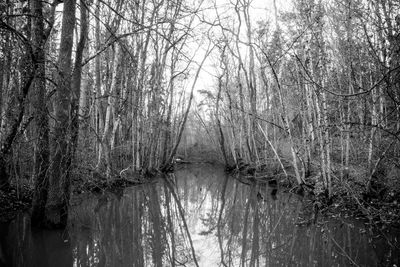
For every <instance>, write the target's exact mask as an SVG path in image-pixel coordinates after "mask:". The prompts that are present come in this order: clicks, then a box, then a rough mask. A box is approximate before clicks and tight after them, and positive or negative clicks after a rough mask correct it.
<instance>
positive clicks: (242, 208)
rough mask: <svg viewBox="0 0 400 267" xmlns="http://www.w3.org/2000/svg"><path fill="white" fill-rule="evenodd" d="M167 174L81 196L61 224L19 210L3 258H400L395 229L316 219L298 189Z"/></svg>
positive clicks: (80, 262)
mask: <svg viewBox="0 0 400 267" xmlns="http://www.w3.org/2000/svg"><path fill="white" fill-rule="evenodd" d="M170 181H171V182H165V180H162V179H160V180H159V181H156V182H154V183H151V184H146V185H141V186H137V187H132V188H128V189H126V190H125V191H123V192H121V193H120V194H112V193H107V194H105V195H102V196H94V195H90V194H87V195H81V196H76V197H74V198H73V199H72V208H71V214H70V223H69V227H68V229H67V230H65V231H32V230H31V228H30V226H29V225H30V224H29V223H30V222H29V216H27V215H24V214H21V215H20V216H18V218H17V219H16V220H14V221H13V222H11V223H8V224H6V225H4V224H3V225H0V266H3V265H4V266H56V267H62V266H196V265H198V266H400V249H399V243H400V242H399V237H400V235H399V233H398V232H397V233H396V232H394V231H392V232H372V231H370V230H369V229H368V228H366V227H365V226H364V224H363V223H362V222H360V221H357V220H355V219H351V218H346V219H344V218H330V219H326V218H319V219H318V220H317V221H318V223H317V224H314V223H313V222H314V215H313V214H312V213H310V212H308V211H307V210H305V209H304V203H303V202H302V200H301V199H300V198H299V197H298V196H296V195H292V194H289V193H280V192H278V194H277V195H275V196H272V195H271V193H272V192H273V190H274V189H273V188H270V187H268V186H266V185H246V184H243V183H240V182H239V181H237V180H236V179H233V178H231V177H228V176H226V175H225V174H224V172H223V170H222V169H221V168H218V167H214V166H210V165H191V166H189V167H187V168H185V169H181V170H179V171H177V172H176V174H175V176H173V177H171V180H170ZM194 259H196V260H194Z"/></svg>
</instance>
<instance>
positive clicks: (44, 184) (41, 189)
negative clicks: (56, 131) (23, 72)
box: [31, 0, 50, 225]
mask: <svg viewBox="0 0 400 267" xmlns="http://www.w3.org/2000/svg"><path fill="white" fill-rule="evenodd" d="M31 13H32V23H31V24H32V45H33V50H34V55H35V58H36V61H37V66H38V67H37V73H36V78H35V80H34V88H33V90H34V98H35V99H34V109H35V122H36V130H37V143H36V151H35V173H34V176H35V190H34V195H33V202H32V206H33V211H32V224H34V225H37V224H40V223H41V222H42V221H43V219H44V213H45V205H46V201H47V192H48V191H47V190H48V184H49V182H48V175H47V170H48V168H49V155H50V152H49V122H48V116H47V106H46V104H45V103H46V79H45V75H46V71H45V51H44V46H45V42H46V39H47V36H44V34H43V32H44V18H43V6H42V2H41V1H40V0H32V1H31Z"/></svg>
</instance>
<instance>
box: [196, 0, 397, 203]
mask: <svg viewBox="0 0 400 267" xmlns="http://www.w3.org/2000/svg"><path fill="white" fill-rule="evenodd" d="M276 2H277V3H278V4H279V3H280V2H279V1H276ZM278 7H279V5H278ZM399 8H400V7H399V4H398V3H397V2H396V1H352V0H348V1H347V0H338V1H323V0H319V1H301V0H298V1H293V7H292V9H291V10H282V11H279V8H277V5H276V3H275V1H274V5H273V6H272V8H271V11H272V12H271V14H272V16H271V17H272V18H271V20H270V21H262V22H257V23H256V22H255V21H252V20H251V15H250V13H251V6H250V1H237V2H236V3H234V4H231V11H232V12H230V13H228V14H227V13H222V12H220V13H218V10H216V12H215V18H216V19H215V20H216V21H215V22H213V23H212V24H213V25H214V28H213V30H214V31H215V35H218V36H220V38H219V39H218V40H217V41H216V45H217V46H218V52H219V53H218V54H219V64H218V66H217V68H216V70H217V72H218V75H217V77H216V79H215V88H214V89H212V90H205V91H203V98H204V101H203V104H205V106H206V107H207V109H208V110H209V107H212V108H211V111H209V112H208V114H209V117H210V119H211V120H212V121H213V123H212V124H213V125H215V126H214V127H215V128H216V129H215V131H214V136H215V140H218V142H219V144H220V154H221V156H223V157H224V158H225V161H226V162H236V163H237V162H238V159H240V160H241V161H244V162H247V163H253V167H252V168H254V166H255V167H256V168H261V167H262V165H264V164H268V163H269V165H271V163H272V164H276V165H278V166H279V167H278V168H280V169H281V172H282V174H284V175H286V176H289V177H290V179H291V180H292V181H297V183H299V184H302V183H308V182H311V181H312V182H313V183H315V182H316V183H317V184H318V185H319V186H320V187H321V189H322V190H326V192H327V193H328V194H329V195H332V194H333V193H334V192H333V190H334V189H332V184H334V183H335V182H336V184H337V183H338V182H340V183H344V184H345V183H346V182H347V181H348V180H349V177H351V178H352V179H353V178H356V182H357V183H359V184H360V185H362V187H364V189H365V190H366V191H371V190H372V191H373V190H376V189H377V186H378V184H379V187H380V189H382V185H385V186H387V185H388V184H387V183H389V184H390V186H389V187H391V188H393V187H392V186H395V184H396V183H397V176H398V173H399V171H400V170H399V142H398V141H399V134H400V131H399V130H400V121H399V118H400V117H399V116H400V113H399V111H400V110H399V104H400V103H399V100H400V88H399V84H398V79H399V55H400V54H399V53H400V50H399V44H400V20H399V16H398V12H399ZM222 14H223V15H222ZM232 19H234V21H235V23H232ZM208 23H210V24H211V22H210V21H208ZM232 25H235V26H232ZM251 166H252V165H251V164H250V167H251ZM310 176H311V177H310ZM291 177H293V179H292V178H291ZM353 181H354V179H353Z"/></svg>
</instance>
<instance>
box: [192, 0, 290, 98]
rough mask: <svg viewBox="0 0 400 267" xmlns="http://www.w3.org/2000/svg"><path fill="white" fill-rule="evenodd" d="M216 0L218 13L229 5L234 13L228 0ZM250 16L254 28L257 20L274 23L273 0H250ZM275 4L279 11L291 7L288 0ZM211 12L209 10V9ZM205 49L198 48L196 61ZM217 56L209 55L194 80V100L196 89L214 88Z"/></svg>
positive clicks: (281, 0)
mask: <svg viewBox="0 0 400 267" xmlns="http://www.w3.org/2000/svg"><path fill="white" fill-rule="evenodd" d="M215 1H217V2H216V4H217V6H218V7H219V8H220V9H219V13H220V14H225V12H229V11H224V10H223V9H224V8H225V9H226V7H227V6H231V10H230V12H232V13H234V10H233V5H232V4H230V2H229V0H215ZM231 1H233V0H231ZM250 3H251V4H250V8H249V11H250V17H251V23H252V27H253V28H255V26H256V25H257V24H256V23H257V22H258V21H266V20H269V21H270V22H271V25H274V24H275V22H274V20H275V16H274V4H273V3H274V0H252V1H250ZM276 5H277V9H278V13H279V11H288V10H290V9H291V8H292V4H291V1H290V0H276ZM210 12H211V11H210ZM243 38H244V40H246V37H245V36H244V37H243ZM204 54H205V51H204V48H203V49H200V50H199V51H197V55H196V57H195V60H196V61H197V62H200V61H201V60H202V59H203V57H204ZM245 54H246V51H243V55H245ZM218 63H219V62H218V58H217V57H216V56H215V54H214V56H213V55H211V56H210V57H209V58H208V59H207V60H206V61H205V64H204V66H203V69H202V71H201V72H200V75H199V79H198V81H197V82H196V85H195V102H197V103H198V102H200V101H201V98H202V96H201V95H200V94H198V93H197V91H198V90H211V91H213V90H212V89H213V88H215V84H216V77H215V76H216V75H217V74H218V73H217V69H216V65H217V64H218Z"/></svg>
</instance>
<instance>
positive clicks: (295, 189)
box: [226, 162, 400, 229]
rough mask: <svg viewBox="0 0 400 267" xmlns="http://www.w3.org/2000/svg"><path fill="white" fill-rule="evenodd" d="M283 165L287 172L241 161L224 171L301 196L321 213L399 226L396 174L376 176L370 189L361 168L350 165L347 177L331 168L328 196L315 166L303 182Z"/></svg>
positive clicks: (399, 213) (367, 222)
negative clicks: (349, 173)
mask: <svg viewBox="0 0 400 267" xmlns="http://www.w3.org/2000/svg"><path fill="white" fill-rule="evenodd" d="M285 169H286V173H284V172H283V171H282V168H281V167H280V166H279V165H277V164H275V165H271V166H265V165H261V166H257V165H255V164H248V163H247V164H246V163H242V162H241V163H240V164H238V166H228V167H227V168H226V171H227V172H228V173H230V174H231V175H233V176H236V177H240V180H241V181H242V182H245V183H246V182H248V183H254V182H257V183H268V184H270V185H271V184H272V185H273V186H275V185H276V186H277V187H279V188H280V190H284V191H287V192H291V193H295V194H298V195H300V196H303V197H304V198H305V201H306V202H307V203H308V206H309V207H308V209H309V210H311V211H312V212H316V211H317V212H318V213H320V214H321V215H322V216H339V215H343V216H352V217H356V218H360V219H363V220H364V221H365V223H366V224H368V225H371V226H374V227H380V228H383V229H384V228H387V227H395V228H398V229H400V201H399V200H400V186H399V185H398V183H397V177H396V176H394V175H389V176H388V177H384V178H382V177H379V179H380V180H379V181H381V182H380V183H378V182H377V179H375V180H374V182H373V186H372V188H373V190H372V191H371V192H366V186H365V183H364V181H365V178H364V177H362V172H361V171H359V170H358V171H356V170H354V169H353V170H352V173H351V174H352V175H349V176H348V177H347V178H346V179H340V178H338V177H339V173H336V172H334V173H332V176H333V177H334V179H333V181H332V192H333V193H332V195H331V197H329V195H328V192H327V190H324V186H323V183H322V178H321V177H320V173H319V172H318V170H317V168H314V169H313V170H312V171H311V173H310V176H309V177H307V178H306V183H305V184H304V185H302V186H298V185H297V184H296V183H295V177H294V173H293V171H292V169H291V167H290V165H289V164H288V165H287V166H285ZM383 179H385V180H384V182H383Z"/></svg>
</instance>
